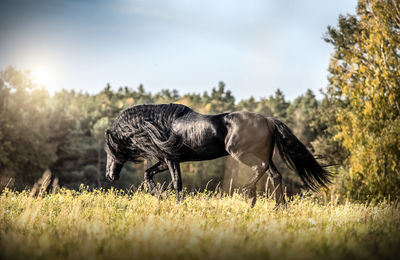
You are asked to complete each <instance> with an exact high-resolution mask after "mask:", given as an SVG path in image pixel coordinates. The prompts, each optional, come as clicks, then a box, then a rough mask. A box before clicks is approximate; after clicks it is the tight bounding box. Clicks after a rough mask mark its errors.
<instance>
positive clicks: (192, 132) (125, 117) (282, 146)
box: [105, 104, 331, 205]
mask: <svg viewBox="0 0 400 260" xmlns="http://www.w3.org/2000/svg"><path fill="white" fill-rule="evenodd" d="M275 145H276V146H277V148H278V149H277V150H278V151H279V154H280V156H281V158H282V159H283V161H284V162H285V163H286V164H287V165H288V166H290V167H291V168H292V169H294V170H295V171H296V172H297V174H298V175H299V176H300V178H301V179H302V180H303V182H304V183H305V185H306V186H307V187H309V188H310V189H312V190H317V189H318V188H319V187H320V186H324V187H326V184H327V183H329V182H330V177H331V175H330V174H329V173H328V172H327V171H326V170H324V169H323V168H322V167H321V166H320V165H319V164H318V162H317V161H316V160H315V158H314V157H313V156H312V154H311V153H310V152H309V151H308V150H307V148H306V147H305V146H304V145H303V144H302V143H301V142H300V141H299V140H298V139H297V137H296V136H294V135H293V133H292V131H291V130H290V129H289V128H288V127H287V126H286V125H285V124H284V123H282V122H281V121H279V120H277V119H275V118H268V117H264V116H262V115H260V114H256V113H252V112H247V111H239V112H232V113H224V114H217V115H203V114H199V113H197V112H195V111H193V110H192V109H190V108H188V107H187V106H184V105H178V104H162V105H139V106H133V107H130V108H128V109H126V110H124V111H122V112H121V113H120V114H119V116H118V117H117V118H116V119H115V121H114V122H113V124H112V126H111V128H110V129H107V131H106V142H105V150H106V152H107V168H106V177H107V179H108V180H110V181H114V180H117V179H118V178H119V173H120V171H121V168H122V166H123V164H124V163H125V162H126V161H133V162H141V161H142V160H143V159H157V160H158V162H157V163H156V164H155V165H153V166H152V167H150V168H149V169H147V170H146V171H145V173H144V179H145V181H146V183H147V185H148V188H149V190H150V191H153V190H154V189H155V183H154V181H153V176H154V175H155V174H157V173H159V172H162V171H164V170H167V169H168V170H169V171H170V173H171V177H172V181H173V184H174V189H175V191H176V193H177V195H179V192H180V191H181V190H182V180H181V172H180V166H179V164H180V163H181V162H185V161H202V160H211V159H215V158H218V157H222V156H227V155H231V156H232V157H233V158H234V159H235V160H237V161H240V162H242V163H244V164H245V165H248V166H250V167H252V169H254V171H255V175H254V176H253V177H252V178H251V179H250V181H249V183H248V184H247V185H245V189H246V191H247V194H248V197H249V198H250V199H251V203H252V205H254V203H255V201H256V184H257V182H258V180H259V179H260V178H261V177H262V176H263V174H264V173H266V172H267V171H268V170H269V171H268V172H269V175H270V177H271V182H272V185H273V186H274V187H275V190H276V192H275V195H276V201H277V203H278V204H279V203H281V202H284V198H283V192H282V176H281V174H280V173H279V171H278V170H277V168H276V167H275V165H274V163H273V161H272V154H273V151H274V146H275ZM178 198H179V196H178Z"/></svg>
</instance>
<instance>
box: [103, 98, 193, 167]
mask: <svg viewBox="0 0 400 260" xmlns="http://www.w3.org/2000/svg"><path fill="white" fill-rule="evenodd" d="M191 111H192V110H191V109H190V108H188V107H187V106H184V105H179V104H162V105H138V106H133V107H130V108H127V109H125V110H124V111H122V112H121V113H120V114H119V115H118V117H117V118H116V119H115V120H114V122H113V124H112V126H111V128H110V129H108V130H107V131H106V143H105V149H106V150H107V151H109V152H110V153H111V154H112V155H113V157H114V159H116V160H118V161H126V160H131V161H134V162H140V161H142V160H143V159H150V158H157V159H162V158H170V159H174V158H176V157H179V154H178V151H179V148H180V147H181V146H182V140H181V138H180V137H179V136H177V135H176V134H174V133H173V132H172V131H171V128H172V127H171V124H172V122H173V120H174V119H176V118H178V117H181V116H183V115H185V114H186V113H188V112H191Z"/></svg>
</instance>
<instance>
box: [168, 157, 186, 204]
mask: <svg viewBox="0 0 400 260" xmlns="http://www.w3.org/2000/svg"><path fill="white" fill-rule="evenodd" d="M165 163H166V164H167V166H168V169H169V172H170V173H171V178H172V182H173V184H174V190H175V193H176V198H177V200H178V202H179V201H180V200H181V197H180V196H179V195H180V194H179V192H181V191H182V178H181V167H180V166H179V161H178V160H169V159H166V160H165Z"/></svg>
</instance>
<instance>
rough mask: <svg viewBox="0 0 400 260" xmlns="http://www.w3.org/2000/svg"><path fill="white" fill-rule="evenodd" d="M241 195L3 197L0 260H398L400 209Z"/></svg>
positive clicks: (0, 202) (97, 193)
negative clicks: (283, 203)
mask: <svg viewBox="0 0 400 260" xmlns="http://www.w3.org/2000/svg"><path fill="white" fill-rule="evenodd" d="M274 206H275V203H274V201H273V200H271V199H267V198H260V199H259V200H258V201H257V204H256V206H255V207H254V208H249V206H248V204H247V203H246V202H245V200H244V199H243V198H242V197H241V196H240V195H238V194H234V195H233V196H227V195H221V194H212V193H209V194H205V193H199V194H196V195H192V196H191V195H188V196H186V198H185V200H184V202H182V203H179V204H177V203H176V200H175V198H174V196H173V195H171V196H169V197H168V198H166V199H163V200H158V199H157V198H156V197H152V196H150V195H148V194H145V193H143V192H135V193H122V192H118V191H115V190H112V191H108V192H104V191H86V190H83V191H81V192H75V191H70V190H65V189H62V190H60V191H59V192H57V193H55V194H50V195H44V196H39V197H37V196H31V195H30V193H29V192H27V191H25V192H21V193H18V192H13V191H10V190H5V191H3V193H2V194H1V196H0V242H1V243H0V258H3V259H4V258H12V259H16V258H30V259H108V258H113V259H116V258H119V259H171V258H179V259H221V258H224V259H225V258H226V259H245V258H246V259H292V258H295V259H317V258H321V259H343V258H349V259H351V258H357V259H371V258H376V259H378V258H379V259H395V258H397V257H398V255H399V253H400V248H399V245H400V209H399V206H398V205H397V204H394V203H388V202H380V203H375V204H374V205H367V204H359V203H350V202H347V203H343V204H338V203H336V202H321V201H320V200H318V199H317V198H315V197H312V196H309V197H306V198H304V197H303V198H294V200H293V201H291V202H289V203H288V205H287V207H286V208H285V209H280V210H274V209H273V208H274Z"/></svg>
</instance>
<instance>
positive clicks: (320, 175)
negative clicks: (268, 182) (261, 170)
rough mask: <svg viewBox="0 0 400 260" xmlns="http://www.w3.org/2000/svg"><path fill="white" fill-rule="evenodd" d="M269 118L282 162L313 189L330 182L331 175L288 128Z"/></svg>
mask: <svg viewBox="0 0 400 260" xmlns="http://www.w3.org/2000/svg"><path fill="white" fill-rule="evenodd" d="M271 119H272V120H271V122H272V123H273V129H274V130H273V138H274V142H275V145H276V147H277V148H278V151H279V155H280V156H281V158H282V160H283V162H284V163H285V164H286V165H288V166H289V167H290V168H292V169H293V170H295V171H296V172H297V174H298V175H299V176H300V178H301V179H302V180H303V182H304V184H305V185H306V186H307V187H308V188H310V189H311V190H313V191H316V190H317V189H318V188H320V187H321V186H323V187H326V184H329V183H331V177H332V175H331V174H330V173H329V172H328V171H326V170H325V169H324V168H322V166H321V165H320V164H319V163H318V162H317V160H315V158H314V157H313V155H312V154H311V153H310V152H309V151H308V149H307V148H306V147H305V145H304V144H303V143H302V142H300V140H299V139H297V137H296V136H295V135H294V134H293V133H292V131H291V130H290V128H289V127H288V126H287V125H285V124H284V123H282V122H281V121H279V120H278V119H275V118H271Z"/></svg>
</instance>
